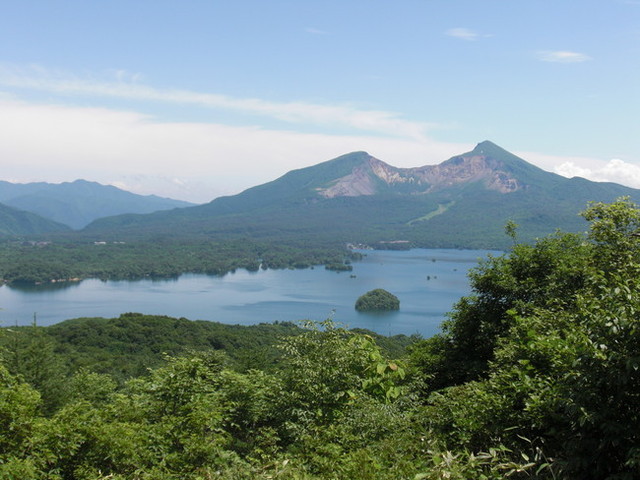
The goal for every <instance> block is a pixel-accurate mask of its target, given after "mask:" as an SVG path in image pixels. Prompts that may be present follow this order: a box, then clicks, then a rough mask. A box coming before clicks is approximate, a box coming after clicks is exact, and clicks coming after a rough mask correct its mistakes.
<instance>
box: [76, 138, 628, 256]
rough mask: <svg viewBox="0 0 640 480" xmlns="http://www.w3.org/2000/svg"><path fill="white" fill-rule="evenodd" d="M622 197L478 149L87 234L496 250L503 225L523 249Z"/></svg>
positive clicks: (339, 168) (335, 165)
mask: <svg viewBox="0 0 640 480" xmlns="http://www.w3.org/2000/svg"><path fill="white" fill-rule="evenodd" d="M624 195H629V196H631V197H632V199H640V191H638V190H635V189H631V188H627V187H624V186H621V185H617V184H613V183H596V182H590V181H588V180H585V179H582V178H571V179H568V178H565V177H562V176H560V175H556V174H554V173H550V172H546V171H544V170H542V169H540V168H538V167H536V166H534V165H531V164H530V163H527V162H526V161H525V160H523V159H521V158H519V157H517V156H515V155H513V154H511V153H509V152H508V151H506V150H504V149H502V148H500V147H499V146H497V145H495V144H494V143H491V142H489V141H485V142H482V143H480V144H478V145H477V146H476V147H475V148H474V149H473V150H472V151H470V152H467V153H464V154H462V155H458V156H455V157H453V158H450V159H448V160H446V161H444V162H443V163H441V164H439V165H427V166H423V167H416V168H396V167H393V166H391V165H389V164H387V163H385V162H383V161H381V160H378V159H376V158H374V157H373V156H371V155H369V154H368V153H366V152H354V153H350V154H347V155H343V156H341V157H338V158H335V159H333V160H329V161H327V162H323V163H321V164H318V165H315V166H312V167H308V168H303V169H299V170H293V171H291V172H289V173H287V174H285V175H284V176H282V177H280V178H278V179H276V180H274V181H272V182H269V183H266V184H264V185H259V186H256V187H253V188H250V189H248V190H245V191H244V192H242V193H240V194H238V195H234V196H230V197H221V198H217V199H215V200H213V201H212V202H210V203H208V204H205V205H201V206H196V207H190V208H185V209H180V210H174V211H169V212H156V213H154V214H150V215H125V216H119V217H111V218H105V219H101V220H98V221H96V222H94V223H92V224H91V225H89V226H88V227H87V228H86V229H85V231H86V232H88V233H100V234H103V235H105V234H109V233H111V234H112V235H116V236H123V235H145V234H161V233H169V232H176V231H179V232H181V233H182V234H186V233H190V234H200V235H206V236H208V237H222V236H224V237H225V238H234V237H237V238H260V239H270V240H281V241H283V242H287V241H297V242H298V243H300V242H315V243H317V242H330V241H334V242H358V243H368V244H374V243H377V242H388V243H387V246H393V245H396V246H397V245H415V246H423V247H469V248H472V247H477V248H480V247H489V248H499V247H503V246H506V245H507V244H508V238H507V237H506V236H505V234H504V225H505V223H506V222H507V221H508V220H513V221H514V222H516V223H517V224H518V225H519V229H518V235H519V238H520V240H522V241H528V240H531V239H533V238H535V237H540V236H544V235H547V234H548V233H551V232H553V231H554V230H556V229H558V228H561V229H563V230H565V231H582V230H584V229H585V227H586V223H585V222H584V220H583V219H582V218H581V217H580V216H579V215H578V212H580V211H581V210H583V209H584V208H585V207H586V206H587V203H588V202H589V201H607V202H608V201H613V200H615V199H616V198H618V197H620V196H624ZM392 242H396V243H392Z"/></svg>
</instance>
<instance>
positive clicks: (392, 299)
mask: <svg viewBox="0 0 640 480" xmlns="http://www.w3.org/2000/svg"><path fill="white" fill-rule="evenodd" d="M356 310H358V311H359V312H388V311H392V310H400V300H398V297H396V296H395V295H394V294H392V293H390V292H387V291H386V290H385V289H383V288H376V289H375V290H371V291H369V292H367V293H365V294H364V295H362V296H360V297H359V298H358V300H356Z"/></svg>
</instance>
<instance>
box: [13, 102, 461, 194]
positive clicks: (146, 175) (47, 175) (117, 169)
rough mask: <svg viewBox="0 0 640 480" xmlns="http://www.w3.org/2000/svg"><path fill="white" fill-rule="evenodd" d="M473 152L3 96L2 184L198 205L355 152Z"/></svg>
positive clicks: (412, 161)
mask: <svg viewBox="0 0 640 480" xmlns="http://www.w3.org/2000/svg"><path fill="white" fill-rule="evenodd" d="M469 147H470V146H469V145H460V144H449V143H441V142H435V141H433V140H430V139H427V138H421V139H415V138H391V137H379V136H373V135H327V134H309V133H299V132H294V131H288V130H269V129H263V128H258V127H236V126H227V125H221V124H213V123H171V122H159V121H157V120H156V119H154V118H153V117H150V116H147V115H143V114H140V113H136V112H131V111H116V110H109V109H104V108H80V107H69V106H62V105H49V104H35V103H27V102H23V101H19V100H16V99H12V98H10V97H3V96H1V95H0V159H2V162H3V179H9V180H12V181H19V182H31V181H49V182H62V181H71V180H75V179H76V178H84V179H87V180H93V181H98V182H101V183H110V184H116V185H120V186H127V187H129V188H131V189H132V190H133V191H135V192H137V193H144V194H151V193H153V194H156V195H160V196H168V197H174V198H180V199H185V200H191V201H195V202H205V201H209V200H212V199H213V198H215V197H217V196H220V195H228V194H233V193H237V192H239V191H241V190H243V189H245V188H248V187H251V186H254V185H256V184H259V183H264V182H267V181H270V180H273V179H275V178H276V177H278V176H280V175H283V174H284V173H286V172H287V171H289V170H292V169H295V168H302V167H306V166H310V165H314V164H316V163H319V162H322V161H325V160H329V159H331V158H334V157H337V156H339V155H342V154H344V153H348V152H351V151H355V150H367V151H369V153H371V154H372V155H374V156H376V157H378V158H380V159H382V160H385V161H387V162H388V163H391V164H393V165H396V166H400V167H402V166H406V167H411V166H418V165H425V164H429V163H439V162H440V161H442V160H443V159H446V158H449V157H450V156H453V155H455V154H457V153H460V152H461V151H465V150H468V149H470V148H469ZM181 184H182V185H181Z"/></svg>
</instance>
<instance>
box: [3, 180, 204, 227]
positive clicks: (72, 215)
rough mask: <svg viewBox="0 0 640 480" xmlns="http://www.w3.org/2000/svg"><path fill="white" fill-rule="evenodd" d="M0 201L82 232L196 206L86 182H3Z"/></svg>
mask: <svg viewBox="0 0 640 480" xmlns="http://www.w3.org/2000/svg"><path fill="white" fill-rule="evenodd" d="M0 202H3V203H4V204H5V205H9V206H11V207H14V208H18V209H20V210H26V211H29V212H33V213H36V214H38V215H40V216H42V217H45V218H49V219H52V220H54V221H56V222H59V223H64V224H65V225H69V226H70V227H72V228H74V229H80V228H83V227H84V226H86V225H88V224H89V223H91V222H92V221H94V220H96V219H98V218H101V217H108V216H113V215H120V214H124V213H151V212H155V211H158V210H169V209H173V208H179V207H187V206H193V204H192V203H188V202H183V201H179V200H172V199H169V198H161V197H157V196H155V195H148V196H143V195H136V194H134V193H130V192H127V191H124V190H121V189H119V188H116V187H113V186H110V185H101V184H99V183H96V182H88V181H86V180H76V181H74V182H66V183H60V184H52V183H43V182H37V183H27V184H14V183H9V182H1V181H0Z"/></svg>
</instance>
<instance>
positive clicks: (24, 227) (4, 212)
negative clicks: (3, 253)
mask: <svg viewBox="0 0 640 480" xmlns="http://www.w3.org/2000/svg"><path fill="white" fill-rule="evenodd" d="M67 230H69V227H67V226H66V225H62V224H60V223H57V222H54V221H52V220H48V219H46V218H42V217H41V216H39V215H36V214H34V213H30V212H25V211H22V210H18V209H15V208H12V207H9V206H7V205H4V204H0V235H10V236H20V235H39V234H43V233H51V232H65V231H67Z"/></svg>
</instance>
